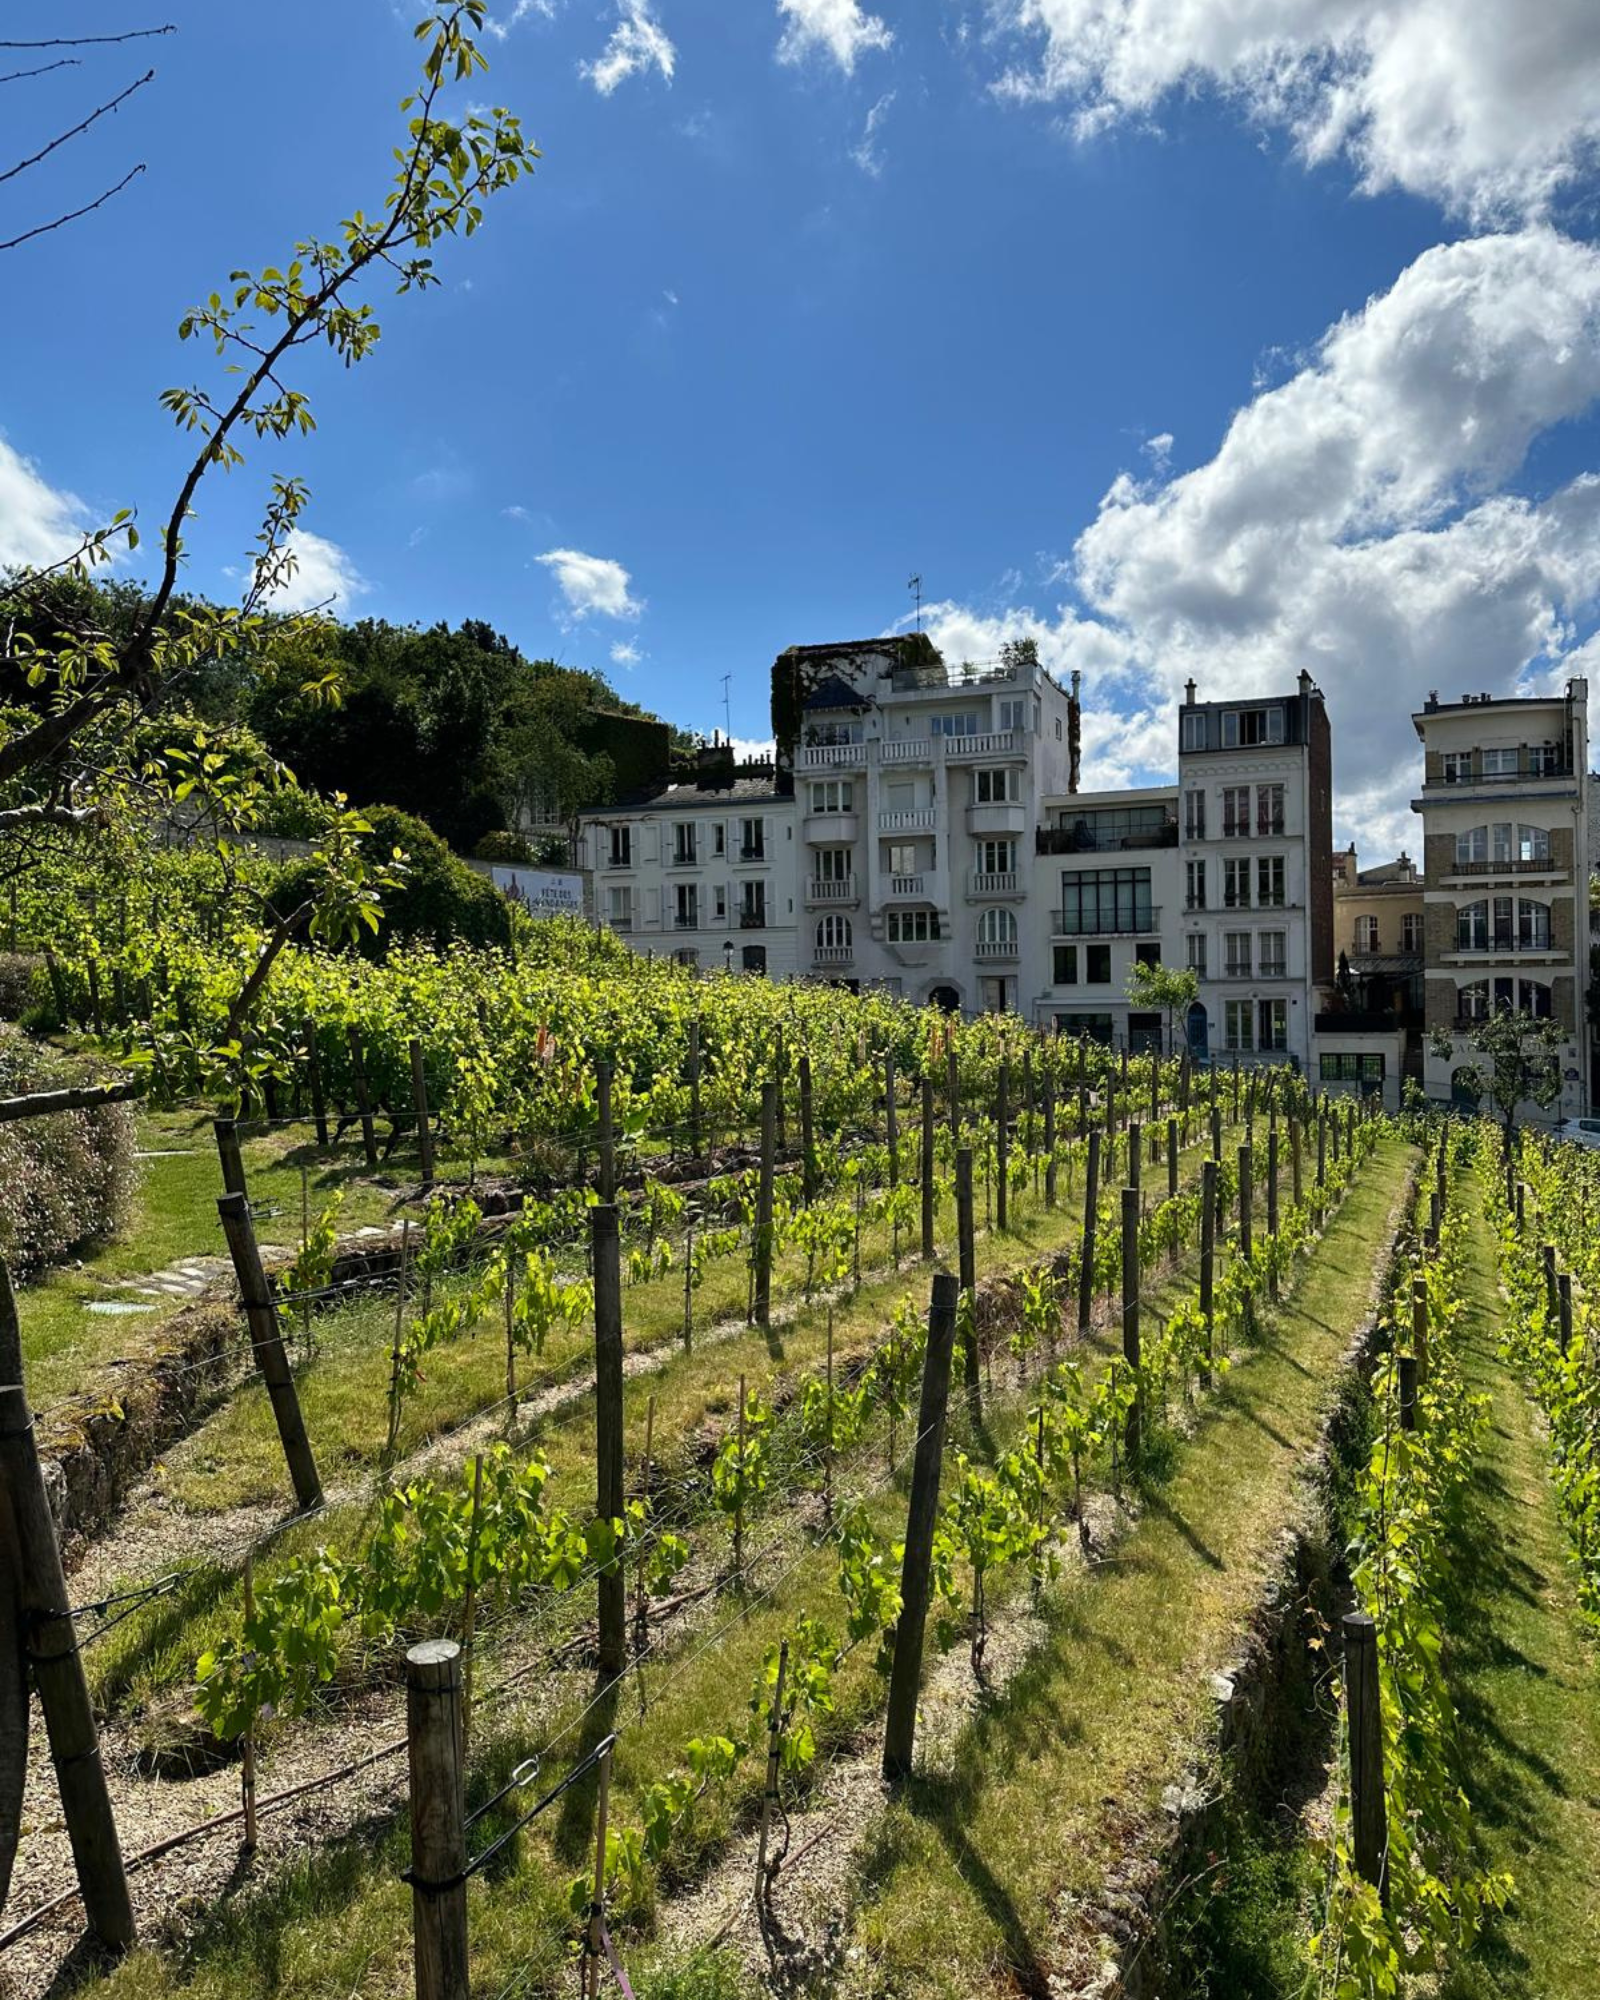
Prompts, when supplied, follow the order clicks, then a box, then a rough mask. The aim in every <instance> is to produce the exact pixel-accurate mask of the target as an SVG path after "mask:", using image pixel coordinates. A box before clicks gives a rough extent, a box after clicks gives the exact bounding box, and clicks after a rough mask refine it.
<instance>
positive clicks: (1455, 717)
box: [1411, 680, 1590, 1119]
mask: <svg viewBox="0 0 1600 2000" xmlns="http://www.w3.org/2000/svg"><path fill="white" fill-rule="evenodd" d="M1588 699H1589V689H1588V683H1587V682H1586V681H1582V680H1573V681H1569V682H1568V683H1567V687H1566V690H1565V692H1564V693H1562V694H1559V695H1547V696H1535V697H1530V698H1517V697H1511V698H1506V699H1503V700H1502V699H1496V698H1492V697H1491V696H1489V695H1486V694H1480V695H1464V696H1463V697H1462V698H1461V700H1460V701H1459V702H1441V701H1440V700H1439V699H1438V697H1437V696H1436V695H1430V696H1429V698H1428V701H1427V702H1426V704H1425V705H1424V707H1423V708H1422V709H1421V710H1420V712H1418V713H1417V714H1416V715H1414V716H1413V717H1412V721H1413V723H1414V724H1415V726H1416V731H1417V735H1418V736H1419V737H1420V738H1421V741H1422V749H1423V781H1422V795H1421V797H1420V798H1416V799H1413V800H1412V802H1411V803H1412V810H1413V811H1414V812H1417V813H1420V814H1421V816H1422V825H1423V878H1424V884H1425V887H1424V907H1423V953H1424V958H1423V979H1424V994H1425V1012H1426V1026H1427V1034H1426V1036H1425V1039H1424V1044H1423V1084H1424V1088H1425V1089H1426V1091H1427V1093H1428V1095H1429V1097H1430V1098H1432V1099H1434V1100H1436V1101H1438V1102H1449V1101H1451V1100H1452V1099H1456V1100H1461V1099H1463V1098H1465V1097H1466V1096H1467V1095H1468V1090H1467V1082H1468V1079H1467V1074H1466V1072H1467V1070H1468V1067H1469V1066H1470V1064H1471V1062H1472V1055H1471V1051H1470V1048H1469V1046H1468V1038H1469V1037H1470V1035H1471V1032H1472V1028H1473V1026H1474V1024H1475V1023H1477V1022H1479V1021H1481V1020H1483V1019H1485V1018H1486V1017H1487V1016H1488V1015H1489V1014H1490V1013H1492V1012H1496V1011H1498V1010H1500V1009H1504V1008H1514V1009H1517V1010H1518V1011H1520V1012H1522V1013H1526V1014H1528V1015H1531V1016H1533V1017H1534V1018H1536V1019H1542V1020H1554V1021H1557V1022H1559V1023H1560V1025H1561V1028H1562V1031H1563V1048H1562V1058H1563V1089H1562V1093H1561V1099H1560V1102H1559V1104H1558V1105H1556V1106H1555V1107H1553V1109H1552V1110H1551V1111H1549V1112H1540V1111H1538V1110H1537V1109H1536V1108H1535V1107H1534V1106H1532V1105H1524V1106H1522V1107H1521V1108H1520V1112H1519V1115H1520V1116H1523V1117H1526V1118H1545V1119H1554V1118H1571V1117H1577V1116H1580V1115H1583V1114H1586V1113H1587V1112H1588V1109H1589V1105H1590V1089H1589V1063H1590V1048H1589V1035H1588V1032H1587V1028H1586V1025H1585V1022H1584V1000H1585V989H1586V987H1587V985H1588V977H1589V921H1588V903H1589V869H1590V853H1589V790H1590V787H1589V778H1588V729H1587V725H1588ZM1438 1034H1443V1035H1446V1036H1449V1037H1450V1045H1451V1053H1450V1055H1449V1056H1448V1057H1443V1056H1440V1055H1436V1054H1435V1053H1434V1050H1433V1039H1434V1037H1435V1035H1438Z"/></svg>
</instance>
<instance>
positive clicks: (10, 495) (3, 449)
mask: <svg viewBox="0 0 1600 2000" xmlns="http://www.w3.org/2000/svg"><path fill="white" fill-rule="evenodd" d="M85 514H86V510H85V508H84V505H83V502H82V501H81V500H79V499H77V498H76V497H75V496H74V495H73V494H71V493H65V492H62V491H61V490H60V489H59V488H57V487H54V486H51V485H50V484H49V482H48V481H47V480H45V479H44V478H43V477H42V476H41V475H40V472H39V469H38V467H37V466H36V465H35V464H34V462H33V460H32V459H31V458H24V457H23V456H22V454H21V453H20V452H19V451H15V450H13V449H12V447H11V446H10V445H8V444H7V443H6V441H5V439H4V438H3V437H0V569H6V568H9V567H12V566H15V567H17V568H27V569H34V568H39V567H42V566H43V565H44V564H46V563H53V562H59V561H60V560H61V559H62V557H63V556H69V555H71V554H72V552H73V550H74V549H76V548H77V547H78V545H79V543H80V542H81V540H82V539H83V536H82V528H81V523H82V522H83V520H84V519H85Z"/></svg>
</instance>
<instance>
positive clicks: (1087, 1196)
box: [1078, 1131, 1100, 1339]
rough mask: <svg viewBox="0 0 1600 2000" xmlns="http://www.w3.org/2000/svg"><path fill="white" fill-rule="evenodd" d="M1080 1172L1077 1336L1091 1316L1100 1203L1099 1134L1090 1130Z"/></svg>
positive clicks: (1085, 1330)
mask: <svg viewBox="0 0 1600 2000" xmlns="http://www.w3.org/2000/svg"><path fill="white" fill-rule="evenodd" d="M1088 1153H1089V1156H1088V1160H1087V1161H1086V1163H1085V1166H1084V1174H1083V1242H1082V1244H1081V1245H1080V1246H1079V1253H1078V1337H1079V1338H1080V1339H1083V1338H1085V1337H1086V1336H1087V1335H1088V1332H1089V1325H1090V1322H1091V1320H1092V1319H1093V1317H1094V1252H1095V1241H1094V1237H1095V1223H1096V1210H1097V1209H1098V1208H1099V1205H1100V1134H1099V1132H1098V1131H1094V1132H1091V1133H1090V1134H1089V1142H1088Z"/></svg>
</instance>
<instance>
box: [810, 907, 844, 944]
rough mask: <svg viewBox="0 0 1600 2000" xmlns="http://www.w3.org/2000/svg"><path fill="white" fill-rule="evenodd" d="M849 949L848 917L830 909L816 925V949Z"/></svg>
mask: <svg viewBox="0 0 1600 2000" xmlns="http://www.w3.org/2000/svg"><path fill="white" fill-rule="evenodd" d="M849 949H850V919H849V918H848V917H846V916H840V915H837V914H835V913H833V912H831V911H830V913H829V914H828V915H827V916H825V917H824V918H823V919H822V920H821V922H820V923H819V924H818V925H817V950H818V951H848V950H849Z"/></svg>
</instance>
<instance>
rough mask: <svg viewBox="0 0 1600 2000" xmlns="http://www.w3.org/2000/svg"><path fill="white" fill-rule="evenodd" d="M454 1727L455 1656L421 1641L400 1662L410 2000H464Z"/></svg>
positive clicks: (447, 1645) (462, 1810)
mask: <svg viewBox="0 0 1600 2000" xmlns="http://www.w3.org/2000/svg"><path fill="white" fill-rule="evenodd" d="M461 1721H462V1719H461V1648H460V1647H459V1646H458V1645H457V1644H456V1642H455V1641H454V1640H453V1639H427V1640H424V1642H423V1643H422V1644H421V1645H420V1646H413V1647H412V1648H411V1649H410V1651H409V1652H408V1653H407V1654H406V1741H407V1747H408V1750H409V1752H410V1763H411V1867H410V1869H409V1870H408V1871H407V1877H406V1879H407V1880H408V1881H409V1882H410V1884H411V1924H412V1932H413V1938H414V1949H415V1957H416V1974H417V2000H470V1986H469V1982H468V1975H467V1883H466V1867H467V1816H466V1800H465V1792H464V1787H463V1782H462V1765H463V1761H464V1760H463V1755H462V1751H463V1739H462V1726H461Z"/></svg>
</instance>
